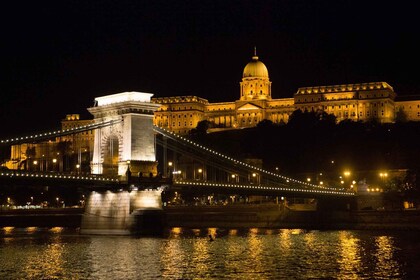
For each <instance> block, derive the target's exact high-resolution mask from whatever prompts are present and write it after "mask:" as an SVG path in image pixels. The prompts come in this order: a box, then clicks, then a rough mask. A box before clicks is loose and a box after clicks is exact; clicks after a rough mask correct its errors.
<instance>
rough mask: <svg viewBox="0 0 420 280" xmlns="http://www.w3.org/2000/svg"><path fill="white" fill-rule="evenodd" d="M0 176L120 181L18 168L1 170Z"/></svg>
mask: <svg viewBox="0 0 420 280" xmlns="http://www.w3.org/2000/svg"><path fill="white" fill-rule="evenodd" d="M0 176H3V177H20V178H47V179H66V180H69V179H70V180H84V181H99V182H119V180H118V179H116V178H108V177H96V176H79V175H62V174H43V173H29V172H19V171H16V170H14V171H6V172H1V173H0Z"/></svg>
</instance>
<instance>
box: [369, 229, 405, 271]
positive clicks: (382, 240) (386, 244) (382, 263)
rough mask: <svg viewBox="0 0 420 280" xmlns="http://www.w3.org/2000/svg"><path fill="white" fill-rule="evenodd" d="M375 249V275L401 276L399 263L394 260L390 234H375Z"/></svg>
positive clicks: (394, 248)
mask: <svg viewBox="0 0 420 280" xmlns="http://www.w3.org/2000/svg"><path fill="white" fill-rule="evenodd" d="M375 244H376V247H377V251H376V252H375V253H374V256H375V257H376V259H377V261H376V267H375V276H376V277H378V278H384V277H389V276H392V277H401V273H400V271H399V268H400V267H399V265H398V263H397V262H396V261H395V260H394V251H395V250H396V247H395V245H394V244H393V239H392V237H390V236H377V237H376V238H375Z"/></svg>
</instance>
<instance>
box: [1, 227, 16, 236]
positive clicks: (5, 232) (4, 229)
mask: <svg viewBox="0 0 420 280" xmlns="http://www.w3.org/2000/svg"><path fill="white" fill-rule="evenodd" d="M14 229H15V228H14V227H4V228H3V232H4V234H5V235H9V234H12V233H13V230H14Z"/></svg>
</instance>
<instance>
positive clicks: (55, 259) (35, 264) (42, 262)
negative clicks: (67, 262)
mask: <svg viewBox="0 0 420 280" xmlns="http://www.w3.org/2000/svg"><path fill="white" fill-rule="evenodd" d="M63 251H64V245H63V244H59V243H55V244H49V245H48V246H47V247H46V248H45V249H44V250H42V251H39V252H33V253H32V254H31V255H29V256H27V258H26V260H23V262H22V267H23V272H24V273H25V274H26V277H25V278H26V279H60V276H62V275H63V274H64V268H63V259H62V254H63Z"/></svg>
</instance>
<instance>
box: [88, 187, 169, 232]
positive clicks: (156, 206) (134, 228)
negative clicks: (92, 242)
mask: <svg viewBox="0 0 420 280" xmlns="http://www.w3.org/2000/svg"><path fill="white" fill-rule="evenodd" d="M163 226H164V214H163V209H162V198H161V191H160V190H133V191H126V190H123V191H110V190H107V191H104V192H96V191H92V192H91V193H90V194H88V196H87V199H86V205H85V213H84V214H83V216H82V224H81V228H80V233H81V234H97V235H131V234H157V233H159V231H160V232H162V229H163Z"/></svg>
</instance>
